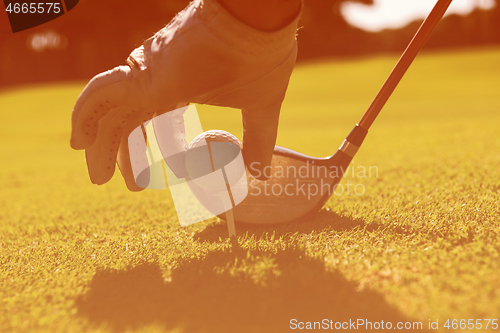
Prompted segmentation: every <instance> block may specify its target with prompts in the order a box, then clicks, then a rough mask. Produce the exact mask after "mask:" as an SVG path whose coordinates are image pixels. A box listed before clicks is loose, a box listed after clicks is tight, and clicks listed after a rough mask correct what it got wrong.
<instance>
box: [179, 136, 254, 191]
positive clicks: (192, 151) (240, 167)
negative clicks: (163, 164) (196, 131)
mask: <svg viewBox="0 0 500 333" xmlns="http://www.w3.org/2000/svg"><path fill="white" fill-rule="evenodd" d="M186 170H187V172H188V175H189V178H190V180H192V181H194V183H196V184H197V185H198V186H200V187H201V188H203V189H205V190H207V191H210V192H214V193H216V192H219V191H225V190H227V188H226V186H227V185H229V186H231V185H234V184H236V183H238V181H240V180H241V178H242V177H243V176H245V177H246V175H245V165H244V162H243V156H242V154H241V142H240V141H239V140H238V139H237V138H236V137H235V136H234V135H232V134H231V133H228V132H225V131H220V130H211V131H207V132H204V133H201V134H200V135H198V136H197V137H196V138H194V139H193V141H191V143H190V144H189V148H188V150H187V153H186Z"/></svg>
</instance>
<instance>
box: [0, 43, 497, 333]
mask: <svg viewBox="0 0 500 333" xmlns="http://www.w3.org/2000/svg"><path fill="white" fill-rule="evenodd" d="M499 59H500V48H498V47H496V48H484V49H475V50H460V51H454V52H452V51H449V52H441V53H423V54H422V55H420V56H419V57H418V58H417V60H416V62H415V63H414V64H413V65H412V67H411V68H410V70H409V72H408V73H407V75H406V76H405V77H404V79H403V81H402V82H401V84H400V86H399V87H398V88H397V90H396V92H395V94H394V95H393V96H392V97H391V99H390V101H389V103H388V104H387V106H386V107H385V108H384V110H383V111H382V113H381V115H380V117H379V118H378V119H377V121H376V122H375V124H374V126H373V127H372V129H371V131H370V133H369V135H368V137H367V139H366V141H365V143H364V145H363V147H362V148H361V150H360V152H359V154H358V155H357V156H356V158H355V160H354V163H353V168H351V169H350V170H349V171H348V175H347V177H346V179H344V180H343V182H342V183H341V185H342V187H339V189H338V192H337V193H336V194H335V195H333V196H332V198H331V199H330V201H329V202H328V203H327V204H326V206H325V208H324V209H323V210H322V211H320V212H319V214H318V215H317V216H316V217H314V218H310V219H306V220H303V221H300V222H296V223H290V224H283V225H275V226H252V225H241V224H238V225H237V232H238V237H237V241H236V242H231V241H230V240H229V239H227V228H226V225H225V223H224V222H221V221H219V220H218V219H216V218H214V219H212V220H210V221H206V222H203V223H199V224H195V225H192V226H190V227H186V228H181V227H180V226H179V225H178V221H177V217H176V213H175V209H174V207H173V204H172V199H171V197H170V195H169V192H168V191H156V190H148V191H144V192H141V193H130V192H128V191H127V190H126V188H125V185H124V183H123V181H122V179H121V177H120V175H119V173H118V172H117V174H115V177H114V178H113V179H112V181H111V182H110V183H108V184H106V185H104V186H95V185H92V184H91V183H90V181H89V178H88V176H87V171H86V165H85V160H84V154H83V152H81V151H72V150H71V149H70V147H69V135H70V116H71V110H72V106H73V104H74V102H75V100H76V98H77V97H78V95H79V93H80V91H81V90H82V88H83V87H84V83H81V82H80V83H64V84H58V85H47V86H41V87H32V88H26V89H18V90H11V91H4V92H2V93H0V109H1V117H2V120H1V122H0V143H1V146H0V160H1V161H2V164H1V166H0V189H1V190H0V261H1V266H0V331H2V332H122V331H127V332H135V331H137V332H164V331H166V332H285V331H289V330H290V320H291V319H296V320H297V322H313V321H320V320H323V319H328V320H332V322H333V323H335V322H349V320H351V321H356V320H358V319H363V320H365V321H371V322H372V323H375V322H378V323H380V322H381V321H384V323H387V322H391V323H392V325H393V326H392V327H393V328H395V327H396V325H397V323H398V322H402V323H410V324H409V325H411V326H407V327H412V329H411V330H408V331H412V330H413V331H417V329H416V328H417V327H418V324H414V323H418V322H422V328H423V329H424V331H425V330H427V329H428V325H429V320H431V321H432V322H436V320H439V322H438V323H439V327H440V329H441V331H443V332H444V331H449V330H448V329H446V328H444V325H445V324H446V321H447V320H448V319H450V321H449V325H450V327H451V328H453V327H452V324H453V322H452V320H453V319H457V320H458V330H459V331H460V324H459V323H460V320H461V319H465V320H466V321H467V320H469V319H473V320H474V323H475V324H476V325H477V322H476V320H477V319H481V321H479V323H481V324H482V329H481V330H478V329H476V330H474V331H480V332H485V331H492V327H493V325H492V322H490V323H489V327H488V329H485V327H486V324H487V322H488V321H486V320H484V319H497V323H498V321H499V319H500V254H499V253H500V240H499V236H500V223H499V221H500V210H499V201H500V177H499V176H500V173H499V171H500V135H499V134H498V130H499V124H500V112H499V111H500V94H499V87H500V62H499V61H498V60H499ZM396 60H397V57H394V56H380V57H376V58H371V59H359V60H350V61H338V62H325V63H315V64H308V65H301V66H298V67H297V68H296V70H295V72H294V74H293V77H292V80H291V83H290V87H289V90H288V94H287V97H286V101H285V103H284V105H283V108H282V116H281V122H280V130H279V138H278V144H279V145H282V146H285V147H288V148H292V149H294V150H297V151H300V152H302V153H306V154H309V155H312V156H327V155H330V154H332V153H333V152H335V151H336V149H337V148H338V146H339V145H340V144H341V142H342V140H343V139H344V137H345V136H346V135H347V134H348V133H349V131H350V130H351V128H352V127H353V126H354V124H355V123H356V122H357V121H358V120H359V119H360V117H361V115H362V114H363V112H364V110H365V109H366V108H367V107H368V105H369V103H370V102H371V100H372V98H373V97H374V95H375V93H376V92H377V91H378V89H379V88H380V86H381V85H382V83H383V81H384V80H385V78H386V77H387V75H388V73H389V72H390V70H391V69H392V67H393V65H394V64H395V61H396ZM199 112H200V117H201V119H202V124H203V125H204V129H206V130H207V129H213V128H216V129H224V130H227V131H230V132H232V133H234V134H235V135H236V136H238V137H239V138H240V139H241V125H240V122H241V119H240V115H239V112H238V111H235V110H227V109H216V108H213V107H207V106H199ZM347 182H349V183H347ZM340 190H343V191H342V192H341V191H340ZM415 325H417V326H415ZM499 325H500V323H499ZM386 327H387V326H386ZM462 327H464V326H462ZM475 327H476V328H477V327H478V326H475ZM359 330H360V331H366V327H365V326H360V327H359ZM419 331H421V330H419ZM463 331H467V329H464V330H463ZM470 331H472V330H470Z"/></svg>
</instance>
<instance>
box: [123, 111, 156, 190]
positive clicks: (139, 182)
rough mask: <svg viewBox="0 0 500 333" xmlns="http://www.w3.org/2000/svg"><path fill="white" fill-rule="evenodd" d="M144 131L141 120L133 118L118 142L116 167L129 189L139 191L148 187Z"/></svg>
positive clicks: (147, 163)
mask: <svg viewBox="0 0 500 333" xmlns="http://www.w3.org/2000/svg"><path fill="white" fill-rule="evenodd" d="M145 137H146V133H145V128H144V125H143V122H142V121H139V119H138V118H137V119H135V120H134V121H133V122H130V124H129V125H128V126H127V128H126V130H125V132H124V135H122V138H121V142H120V150H119V153H118V158H117V162H118V167H119V168H120V171H121V173H122V176H123V178H124V180H125V184H126V185H127V188H128V189H129V190H130V191H141V190H143V189H145V188H147V187H148V185H149V182H150V169H149V160H148V147H147V144H146V138H145Z"/></svg>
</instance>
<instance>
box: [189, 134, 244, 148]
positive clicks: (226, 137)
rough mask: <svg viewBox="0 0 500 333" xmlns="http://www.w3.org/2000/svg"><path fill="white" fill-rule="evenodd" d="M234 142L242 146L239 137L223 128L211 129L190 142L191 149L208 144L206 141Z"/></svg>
mask: <svg viewBox="0 0 500 333" xmlns="http://www.w3.org/2000/svg"><path fill="white" fill-rule="evenodd" d="M207 141H208V142H232V143H234V144H237V145H238V146H240V147H241V142H240V140H238V138H237V137H235V136H234V135H232V134H231V133H229V132H226V131H221V130H211V131H206V132H203V133H201V134H199V135H198V136H197V137H195V138H194V139H193V141H191V143H190V144H189V149H191V148H196V147H200V146H203V145H206V142H207Z"/></svg>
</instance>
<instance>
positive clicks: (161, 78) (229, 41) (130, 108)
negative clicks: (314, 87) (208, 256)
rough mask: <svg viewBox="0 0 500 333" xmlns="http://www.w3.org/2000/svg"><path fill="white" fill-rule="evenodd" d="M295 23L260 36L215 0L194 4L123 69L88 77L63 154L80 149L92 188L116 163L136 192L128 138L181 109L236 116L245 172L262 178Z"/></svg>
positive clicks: (178, 136) (173, 136)
mask: <svg viewBox="0 0 500 333" xmlns="http://www.w3.org/2000/svg"><path fill="white" fill-rule="evenodd" d="M297 21H298V18H297V19H295V20H294V21H293V22H292V23H291V24H289V25H288V26H286V27H284V28H283V29H281V30H279V31H276V32H262V31H259V30H256V29H253V28H251V27H249V26H247V25H245V24H243V23H241V22H240V21H238V20H237V19H235V18H234V17H233V16H231V15H230V14H229V13H228V12H227V11H226V10H225V9H224V8H222V7H221V6H220V5H219V4H218V3H217V2H216V1H215V0H195V1H194V2H192V3H191V4H190V5H189V6H188V7H187V8H186V9H184V10H183V11H182V12H180V13H179V14H178V15H177V16H176V17H175V18H174V19H173V20H172V22H170V23H169V24H168V25H167V26H166V27H164V28H163V29H161V30H160V31H158V32H157V33H156V34H155V35H154V36H153V37H151V38H149V39H148V40H146V41H145V43H144V45H143V46H141V47H139V48H137V49H135V50H134V51H133V52H132V53H131V54H130V56H129V58H128V60H127V63H128V66H119V67H116V68H114V69H112V70H110V71H107V72H104V73H101V74H99V75H97V76H95V77H94V78H93V79H92V80H91V81H90V82H89V83H88V85H87V86H86V87H85V89H84V90H83V92H82V93H81V95H80V97H79V98H78V100H77V102H76V105H75V107H74V111H73V116H72V134H71V147H72V148H74V149H86V158H87V166H88V170H89V174H90V178H91V180H92V182H93V183H95V184H104V183H106V182H107V181H109V180H110V179H111V177H112V176H113V174H114V171H115V163H116V162H117V163H118V166H119V168H120V171H121V173H122V175H123V177H124V179H125V182H126V184H127V187H128V188H129V189H130V190H134V191H135V190H142V188H140V187H139V186H137V184H136V183H135V180H134V176H133V172H132V167H131V163H130V155H129V148H128V136H129V134H130V133H131V132H132V130H133V129H134V128H137V127H138V126H140V125H141V124H143V123H144V122H145V121H147V120H149V119H151V118H153V117H154V116H155V115H159V114H163V113H165V112H168V111H171V110H174V109H176V108H178V107H180V106H184V105H187V104H189V103H198V104H210V105H218V106H226V107H232V108H237V109H241V110H242V117H243V156H244V160H245V164H246V165H252V168H249V171H255V172H256V173H258V171H256V170H260V171H262V170H263V169H264V168H265V167H266V166H268V165H269V164H270V162H271V158H272V154H273V149H274V145H275V142H276V136H277V127H278V118H279V112H280V108H281V103H282V101H283V99H284V96H285V92H286V89H287V86H288V81H289V78H290V75H291V73H292V70H293V67H294V64H295V59H296V54H297V45H296V40H295V34H296V30H297ZM181 132H182V131H181ZM181 132H179V131H177V130H176V129H175V126H174V129H173V131H172V133H168V134H166V136H169V137H170V140H179V141H181V140H183V137H182V136H183V133H181ZM255 162H256V163H255ZM260 174H264V172H260Z"/></svg>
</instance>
